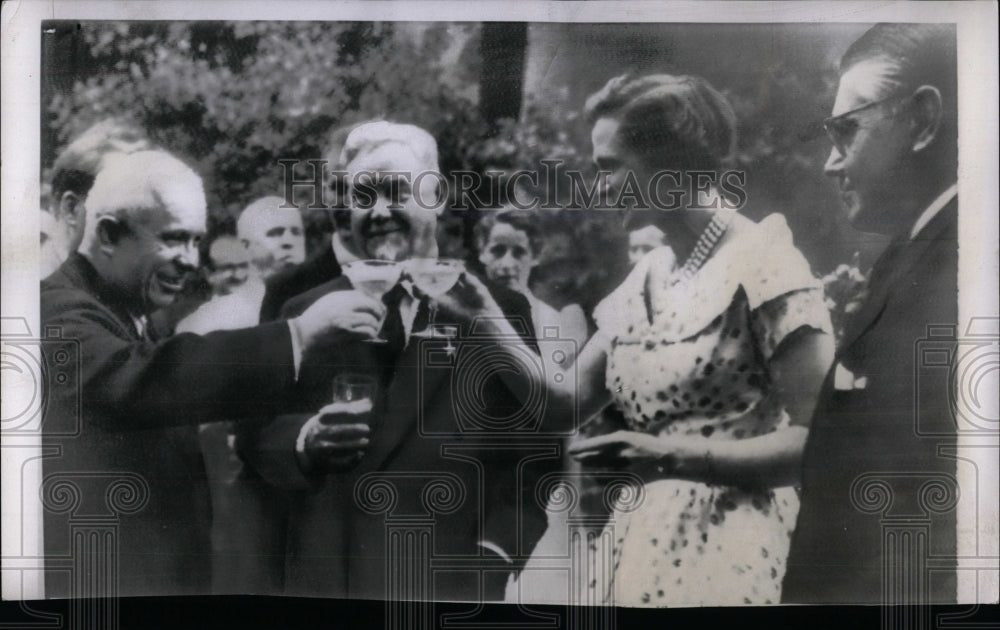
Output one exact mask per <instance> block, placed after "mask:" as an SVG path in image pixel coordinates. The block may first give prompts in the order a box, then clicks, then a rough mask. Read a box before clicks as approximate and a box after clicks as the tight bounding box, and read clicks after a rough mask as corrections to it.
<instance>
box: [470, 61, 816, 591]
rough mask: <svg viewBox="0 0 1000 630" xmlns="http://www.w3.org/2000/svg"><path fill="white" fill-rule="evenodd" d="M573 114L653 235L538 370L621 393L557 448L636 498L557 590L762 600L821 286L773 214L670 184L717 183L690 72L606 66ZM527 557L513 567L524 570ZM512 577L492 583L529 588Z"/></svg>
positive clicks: (799, 427)
mask: <svg viewBox="0 0 1000 630" xmlns="http://www.w3.org/2000/svg"><path fill="white" fill-rule="evenodd" d="M586 114H587V115H588V118H589V120H590V122H591V123H592V124H593V131H592V134H591V137H592V140H593V144H594V161H595V163H596V164H597V166H598V168H599V169H601V170H603V171H607V172H609V173H610V176H609V177H608V179H607V184H608V192H609V193H610V199H611V200H612V201H614V200H615V196H616V195H617V194H619V193H621V192H622V191H623V190H626V189H631V190H636V189H643V190H645V191H647V193H648V194H647V196H646V197H645V198H641V197H640V198H639V202H640V203H636V195H632V196H631V197H630V198H628V199H625V203H624V204H622V205H625V206H626V207H627V208H626V227H627V228H628V229H636V228H637V227H641V226H642V225H643V224H655V225H657V226H658V227H659V228H660V229H662V230H663V232H664V233H665V234H666V235H667V239H668V246H667V247H664V248H660V249H655V250H653V251H651V252H649V253H648V254H647V255H646V256H645V257H644V258H643V259H642V260H641V261H640V262H639V263H638V264H637V265H636V266H635V268H634V269H633V270H632V272H631V273H630V275H629V276H628V277H627V278H626V280H625V281H624V282H623V283H622V285H621V286H619V287H618V288H617V289H616V290H615V291H614V292H613V293H612V294H611V295H610V296H608V297H607V298H606V299H605V301H604V302H602V304H601V305H600V306H599V307H598V308H597V309H596V310H595V313H594V316H595V320H596V322H597V324H598V332H597V333H596V334H595V336H594V337H592V338H591V340H590V341H588V343H587V345H586V347H584V349H583V350H582V351H581V353H580V355H579V357H578V359H577V364H576V366H577V379H576V380H575V381H573V383H574V384H576V387H575V388H574V389H573V390H572V391H570V390H569V388H567V387H566V382H564V383H563V384H562V385H560V384H558V383H549V387H550V388H551V389H555V390H558V389H559V388H560V387H562V389H563V390H565V391H563V394H564V395H565V398H566V401H567V404H574V405H576V408H577V409H578V412H579V417H580V418H587V417H589V415H590V414H592V413H594V412H596V411H597V410H599V409H601V408H603V406H604V405H605V404H607V403H608V402H609V401H610V400H612V399H614V400H615V401H616V402H617V403H618V404H619V405H620V406H621V408H622V409H623V410H624V412H625V415H626V418H627V421H628V430H624V431H617V432H615V433H611V434H608V435H601V436H597V437H591V438H588V439H584V440H579V441H577V442H576V443H575V444H573V445H572V446H571V447H570V452H571V453H572V454H574V455H575V456H576V457H577V458H579V459H580V460H581V461H582V462H584V463H585V464H587V465H591V466H595V467H606V466H612V467H615V468H618V469H621V468H622V467H623V466H625V470H627V471H628V472H629V473H633V474H634V475H637V476H638V477H639V478H641V479H642V480H643V481H642V487H641V489H640V492H639V494H640V496H639V497H638V499H639V500H638V501H637V503H638V505H637V506H636V505H633V506H630V507H629V510H628V511H625V510H623V509H619V510H617V511H615V512H614V513H613V514H612V517H611V519H610V520H609V522H608V525H607V526H606V528H605V531H604V534H603V535H602V536H600V537H599V538H597V539H596V540H594V541H593V543H592V544H591V546H590V549H589V553H587V554H586V555H587V556H588V558H586V559H582V558H573V559H571V560H572V562H571V563H570V564H572V565H574V566H580V565H583V567H585V568H583V569H579V570H584V571H586V574H585V578H586V579H582V580H581V579H580V578H579V576H573V577H572V578H571V579H570V582H571V583H573V584H579V585H580V588H575V587H573V586H572V585H571V586H570V588H569V591H568V593H569V597H570V599H571V601H574V603H598V604H613V605H624V606H668V605H670V606H683V605H687V606H698V605H730V604H732V605H745V604H768V603H777V602H778V601H779V599H780V589H781V581H782V578H783V576H784V572H785V566H784V560H785V556H786V554H787V551H788V543H789V537H790V534H791V531H792V529H793V527H794V525H795V519H796V514H797V510H798V500H797V497H796V493H795V489H794V484H795V483H796V482H797V478H798V472H799V468H800V458H801V454H802V447H803V445H804V443H805V437H806V432H807V430H808V422H809V419H810V416H811V413H812V409H813V406H814V404H815V400H816V394H817V393H818V391H819V388H820V386H821V384H822V381H823V378H824V377H825V375H826V372H827V370H828V368H829V365H830V363H831V361H832V357H833V339H832V334H831V332H832V331H831V325H830V318H829V314H828V312H827V310H826V308H825V306H824V304H823V295H822V286H821V284H820V283H819V282H818V281H817V280H815V279H814V277H813V275H812V274H811V272H810V270H809V266H808V264H807V262H806V260H805V259H804V257H803V256H802V254H801V253H800V252H799V251H798V250H797V249H796V248H795V246H794V244H793V242H792V235H791V232H790V231H789V229H788V227H787V225H786V223H785V221H784V219H783V218H782V217H781V215H777V214H773V215H771V216H768V217H767V218H765V219H764V220H763V221H761V222H760V223H754V222H752V221H750V220H748V219H746V218H744V217H742V216H740V215H739V214H738V213H737V212H735V211H734V210H732V209H729V208H727V203H728V200H727V199H725V198H723V197H722V196H721V194H720V191H719V189H718V188H715V187H713V186H711V185H709V186H706V187H703V188H702V190H701V191H695V190H694V188H695V187H690V186H689V182H687V181H685V179H686V178H688V177H692V176H693V175H691V172H692V171H698V172H701V173H705V172H707V173H715V174H716V175H717V178H716V180H715V181H724V180H721V179H719V178H720V177H723V175H722V173H723V172H724V171H723V168H724V165H725V163H726V161H727V159H728V158H729V156H730V155H731V154H732V152H733V148H734V146H735V116H734V114H733V112H732V108H731V107H730V105H729V103H728V102H727V101H726V99H725V98H724V97H723V96H722V95H721V94H720V93H719V92H717V91H716V90H715V89H714V88H712V87H711V86H710V85H709V84H708V83H707V82H705V81H704V80H702V79H700V78H697V77H688V76H670V75H653V76H646V77H641V78H637V79H630V78H628V77H619V78H616V79H613V80H611V81H610V82H609V83H608V84H607V85H606V86H605V87H604V88H603V89H602V90H601V91H599V92H598V93H596V94H595V95H593V96H592V97H591V98H590V99H589V100H588V103H587V107H586ZM681 169H685V170H683V171H682V170H681ZM665 171H672V172H674V173H679V177H675V176H663V175H662V173H663V172H665ZM630 179H632V180H634V181H633V182H632V183H630V182H629V180H630ZM651 182H656V184H657V186H659V188H658V189H657V190H655V191H654V190H653V188H652V186H647V184H650V183H651ZM636 183H637V184H638V186H636V185H635V184H636ZM692 192H696V193H697V194H695V196H694V197H692V196H691V194H692ZM678 200H680V203H674V202H677V201H678ZM658 201H663V202H666V201H670V202H671V203H669V204H667V203H658ZM643 203H645V204H647V205H645V206H644V205H643ZM628 206H631V207H628ZM487 310H490V309H489V308H487ZM568 381H569V379H567V382H568ZM533 560H534V558H533V559H532V560H529V562H528V564H527V566H526V567H525V570H524V571H522V573H521V575H520V577H519V578H518V580H519V581H520V582H522V583H528V582H530V580H531V575H530V572H531V570H532V566H533ZM540 564H542V565H545V566H548V567H550V568H551V566H552V563H551V561H549V562H547V563H544V562H543V563H540ZM523 585H524V584H522V585H521V586H522V588H520V589H518V588H517V584H516V583H515V584H514V585H513V586H514V588H512V589H509V590H508V596H509V597H511V593H516V592H517V591H518V590H519V591H520V594H521V596H522V597H523V596H525V595H526V594H527V595H530V596H531V598H532V599H533V600H534V601H538V600H540V599H541V600H544V599H545V596H544V594H543V595H539V594H538V593H537V592H536V593H531V592H530V591H531V590H532V589H530V588H529V589H525V588H523ZM562 592H563V593H567V590H565V589H563V590H562Z"/></svg>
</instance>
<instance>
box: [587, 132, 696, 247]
mask: <svg viewBox="0 0 1000 630" xmlns="http://www.w3.org/2000/svg"><path fill="white" fill-rule="evenodd" d="M619 126H620V123H619V121H618V120H616V119H614V118H610V117H605V118H599V119H598V120H597V122H596V123H595V124H594V128H593V129H592V130H591V132H590V140H591V142H592V144H593V160H594V165H595V166H597V169H598V171H602V172H604V173H606V174H607V176H606V179H604V180H603V183H604V186H603V191H604V193H605V194H606V195H607V200H608V203H609V204H610V205H611V206H612V207H617V208H622V209H623V210H624V211H625V218H624V220H623V223H624V225H625V227H626V229H628V230H634V229H637V228H640V227H642V226H643V225H649V224H651V223H654V222H655V221H654V219H655V218H656V217H655V215H653V213H654V212H665V211H667V210H668V209H669V208H671V207H672V206H673V205H676V196H675V195H676V190H674V189H675V188H678V189H679V187H680V185H681V184H682V181H678V179H680V180H683V175H681V177H680V178H674V177H663V176H662V173H661V174H660V176H658V175H657V173H659V172H660V169H657V168H653V167H651V166H650V165H648V164H647V163H646V161H645V160H643V159H642V158H641V157H640V156H639V155H638V154H636V153H635V152H634V151H632V150H631V149H630V148H628V147H627V146H625V144H624V143H623V142H622V140H621V136H620V135H619V133H618V129H619Z"/></svg>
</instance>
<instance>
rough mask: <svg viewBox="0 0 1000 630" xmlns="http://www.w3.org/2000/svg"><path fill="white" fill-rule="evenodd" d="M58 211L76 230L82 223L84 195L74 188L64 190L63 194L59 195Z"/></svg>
mask: <svg viewBox="0 0 1000 630" xmlns="http://www.w3.org/2000/svg"><path fill="white" fill-rule="evenodd" d="M56 212H57V216H58V217H59V218H60V219H61V220H63V221H65V222H66V224H67V225H69V226H70V227H71V228H73V229H74V230H75V229H76V228H77V226H78V225H79V224H80V217H81V216H82V214H83V197H82V196H80V195H78V194H76V193H75V192H73V191H72V190H67V191H65V192H63V194H62V196H61V197H59V207H58V208H57V209H56Z"/></svg>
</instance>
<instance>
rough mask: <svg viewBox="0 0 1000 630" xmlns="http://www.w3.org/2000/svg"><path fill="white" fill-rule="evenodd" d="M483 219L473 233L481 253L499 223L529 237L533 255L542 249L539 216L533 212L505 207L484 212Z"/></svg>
mask: <svg viewBox="0 0 1000 630" xmlns="http://www.w3.org/2000/svg"><path fill="white" fill-rule="evenodd" d="M483 215H484V216H483V217H482V218H481V219H479V221H478V222H477V223H476V227H475V229H474V230H473V233H474V234H475V237H476V248H477V249H478V250H479V251H480V252H481V251H483V248H484V247H486V242H487V241H488V240H490V233H491V232H493V227H494V226H496V224H497V223H506V224H507V225H509V226H511V227H512V228H514V229H515V230H520V231H522V232H524V233H525V234H527V235H528V243H529V244H530V245H531V253H532V255H535V256H537V255H538V253H539V252H540V251H541V248H542V240H541V236H542V235H541V232H540V231H539V229H538V219H539V217H538V215H537V214H536V213H534V212H532V211H531V210H520V209H516V208H510V207H504V208H500V209H498V210H484V211H483Z"/></svg>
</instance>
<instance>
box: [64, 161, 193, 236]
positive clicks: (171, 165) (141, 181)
mask: <svg viewBox="0 0 1000 630" xmlns="http://www.w3.org/2000/svg"><path fill="white" fill-rule="evenodd" d="M193 189H196V190H197V191H198V198H197V199H195V203H199V204H200V206H201V207H200V208H192V209H194V210H201V211H202V212H204V211H205V191H204V187H203V185H202V181H201V177H199V176H198V174H197V173H195V172H194V171H193V170H191V168H190V167H189V166H188V165H186V164H184V163H183V162H181V161H180V160H178V159H177V158H175V157H174V156H172V155H170V154H169V153H166V152H165V151H138V152H136V153H129V154H125V153H115V154H110V155H107V156H106V157H105V159H104V161H103V162H102V163H101V170H100V171H98V173H97V177H96V178H95V179H94V186H93V188H91V189H90V194H89V195H87V201H86V210H87V219H86V223H85V228H84V235H83V242H82V244H81V249H84V248H85V247H89V246H90V244H91V243H93V242H95V241H96V240H97V226H98V223H100V221H101V219H103V218H104V217H113V218H115V219H118V220H123V219H127V218H138V217H139V216H140V215H142V214H143V213H146V212H148V211H150V210H157V209H161V208H165V207H167V206H170V205H174V204H181V203H183V204H189V203H191V201H192V197H191V196H190V194H188V195H185V196H184V198H183V199H180V198H176V197H177V195H178V192H179V191H181V190H186V191H190V190H193Z"/></svg>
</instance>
